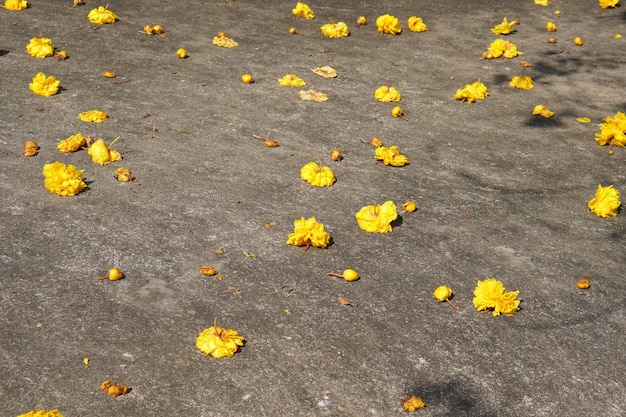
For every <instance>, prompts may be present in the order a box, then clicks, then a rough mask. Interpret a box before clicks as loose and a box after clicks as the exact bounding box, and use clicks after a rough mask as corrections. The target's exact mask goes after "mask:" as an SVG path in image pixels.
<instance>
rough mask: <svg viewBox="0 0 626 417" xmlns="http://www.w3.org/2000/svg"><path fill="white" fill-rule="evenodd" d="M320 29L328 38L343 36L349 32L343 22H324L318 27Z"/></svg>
mask: <svg viewBox="0 0 626 417" xmlns="http://www.w3.org/2000/svg"><path fill="white" fill-rule="evenodd" d="M320 31H321V32H322V35H324V36H328V37H329V38H343V37H345V36H348V35H349V34H350V31H349V30H348V25H346V24H345V23H344V22H339V23H326V24H325V25H322V26H321V27H320Z"/></svg>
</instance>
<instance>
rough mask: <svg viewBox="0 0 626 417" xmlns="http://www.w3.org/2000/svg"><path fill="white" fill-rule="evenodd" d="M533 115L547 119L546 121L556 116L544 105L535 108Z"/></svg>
mask: <svg viewBox="0 0 626 417" xmlns="http://www.w3.org/2000/svg"><path fill="white" fill-rule="evenodd" d="M533 115H535V116H541V117H545V118H546V119H549V118H551V117H552V116H554V112H553V111H552V110H550V109H549V108H548V107H547V106H545V105H543V104H537V105H536V106H535V107H534V108H533Z"/></svg>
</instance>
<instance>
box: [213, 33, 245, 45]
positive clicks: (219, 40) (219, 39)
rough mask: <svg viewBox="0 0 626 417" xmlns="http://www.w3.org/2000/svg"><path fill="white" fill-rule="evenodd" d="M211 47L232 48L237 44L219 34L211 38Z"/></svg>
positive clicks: (224, 35)
mask: <svg viewBox="0 0 626 417" xmlns="http://www.w3.org/2000/svg"><path fill="white" fill-rule="evenodd" d="M213 45H216V46H221V47H222V48H234V47H235V46H238V45H239V44H238V43H237V42H235V40H233V39H231V38H229V37H228V36H226V34H225V33H224V32H220V33H218V34H217V36H215V37H213Z"/></svg>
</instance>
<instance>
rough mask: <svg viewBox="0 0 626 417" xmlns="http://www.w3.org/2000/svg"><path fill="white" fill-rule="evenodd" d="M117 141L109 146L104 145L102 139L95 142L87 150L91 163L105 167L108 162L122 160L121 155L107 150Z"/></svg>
mask: <svg viewBox="0 0 626 417" xmlns="http://www.w3.org/2000/svg"><path fill="white" fill-rule="evenodd" d="M118 139H119V137H118V138H116V139H115V140H114V141H113V142H111V144H110V145H109V146H107V145H106V143H105V142H104V140H103V139H98V140H97V141H95V142H94V143H93V144H92V145H91V146H90V147H89V149H87V153H88V154H89V155H91V159H92V161H93V162H95V163H96V164H99V165H106V164H108V163H110V162H113V161H119V160H120V159H122V155H121V154H120V153H119V152H118V151H115V150H111V149H109V148H110V147H111V146H113V144H114V143H115V142H116V141H117V140H118Z"/></svg>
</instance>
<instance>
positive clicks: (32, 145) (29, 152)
mask: <svg viewBox="0 0 626 417" xmlns="http://www.w3.org/2000/svg"><path fill="white" fill-rule="evenodd" d="M38 149H39V145H38V144H37V142H35V141H34V140H27V141H26V142H24V149H23V150H22V155H24V156H35V155H37V150H38Z"/></svg>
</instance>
